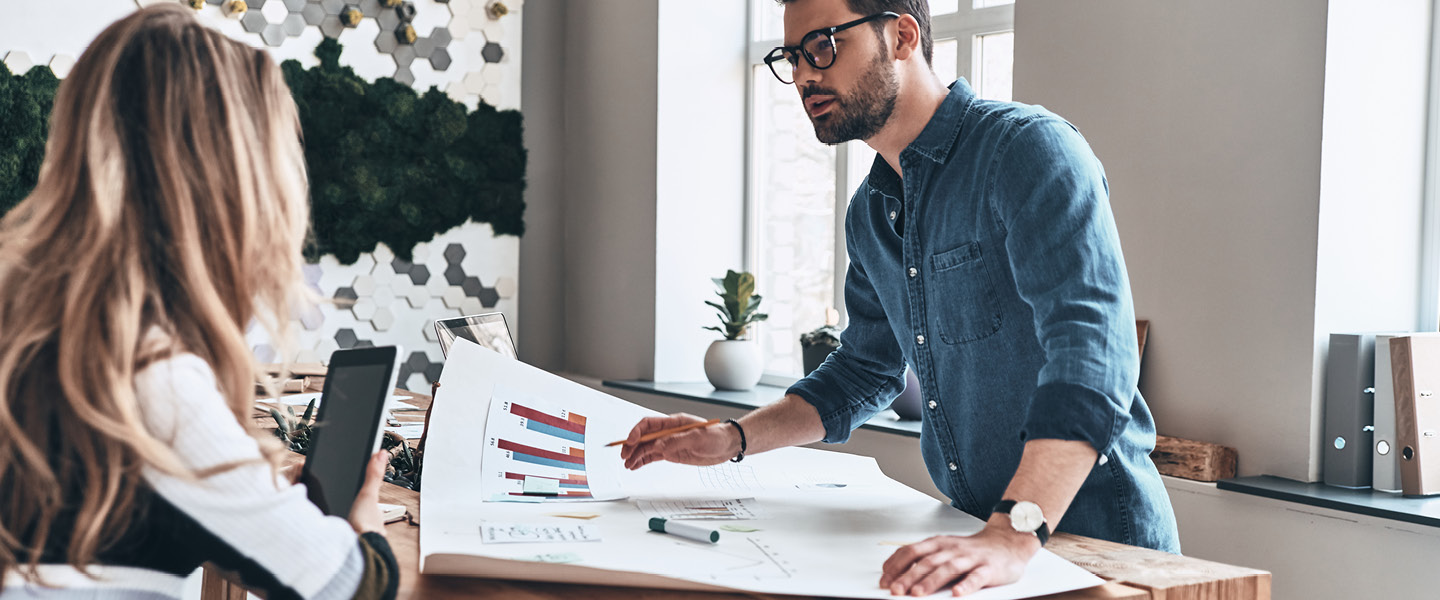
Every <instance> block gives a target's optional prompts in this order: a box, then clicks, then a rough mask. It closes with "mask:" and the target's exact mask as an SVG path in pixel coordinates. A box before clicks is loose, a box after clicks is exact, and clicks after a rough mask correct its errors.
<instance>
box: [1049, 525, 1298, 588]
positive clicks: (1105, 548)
mask: <svg viewBox="0 0 1440 600" xmlns="http://www.w3.org/2000/svg"><path fill="white" fill-rule="evenodd" d="M1046 549H1047V550H1050V551H1051V552H1054V553H1055V554H1056V555H1058V556H1060V557H1061V558H1064V559H1065V560H1068V561H1070V562H1073V563H1075V564H1077V565H1080V567H1082V568H1084V569H1085V570H1086V571H1090V572H1091V573H1094V574H1095V575H1097V576H1099V577H1101V578H1102V579H1105V580H1107V581H1110V582H1112V583H1120V584H1123V585H1125V586H1129V587H1134V588H1140V589H1144V590H1148V591H1149V592H1150V597H1152V598H1156V599H1166V600H1179V599H1191V598H1194V599H1201V598H1205V599H1214V600H1227V599H1232V598H1233V599H1236V600H1239V599H1245V600H1269V598H1270V573H1268V572H1265V571H1260V570H1257V569H1248V568H1245V567H1236V566H1232V565H1226V564H1222V563H1217V562H1211V561H1208V560H1200V559H1198V558H1190V557H1187V556H1180V555H1178V554H1170V553H1168V552H1160V551H1158V550H1150V549H1148V548H1137V547H1135V546H1126V545H1124V544H1117V543H1114V542H1107V541H1104V540H1097V539H1092V538H1087V537H1081V536H1078V535H1070V534H1065V533H1059V534H1056V535H1055V536H1054V537H1052V538H1050V543H1049V544H1048V545H1047V546H1046Z"/></svg>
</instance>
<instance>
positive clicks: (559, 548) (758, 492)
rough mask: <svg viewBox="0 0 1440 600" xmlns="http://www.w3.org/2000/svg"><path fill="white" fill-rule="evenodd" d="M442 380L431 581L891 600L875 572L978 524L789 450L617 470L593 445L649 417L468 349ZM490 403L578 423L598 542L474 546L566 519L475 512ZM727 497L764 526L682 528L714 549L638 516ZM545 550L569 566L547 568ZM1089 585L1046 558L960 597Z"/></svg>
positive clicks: (869, 464)
mask: <svg viewBox="0 0 1440 600" xmlns="http://www.w3.org/2000/svg"><path fill="white" fill-rule="evenodd" d="M440 381H441V385H440V391H439V394H438V396H437V398H436V400H435V408H434V412H433V413H432V416H431V425H430V437H429V440H428V442H427V450H426V461H425V462H426V464H425V469H426V473H425V487H424V489H423V490H422V492H421V503H422V505H423V506H422V509H423V510H422V511H421V512H422V514H423V515H424V517H423V522H422V523H421V527H420V560H421V571H422V572H424V573H427V574H438V575H463V576H475V577H488V578H500V579H525V580H539V581H562V582H574V583H590V584H601V585H624V586H645V587H659V588H676V589H738V590H747V591H752V592H759V593H777V594H796V595H806V596H832V597H845V598H888V597H890V594H889V593H888V592H887V591H885V590H882V589H879V587H878V582H879V580H880V567H881V565H882V564H883V563H884V561H885V559H886V558H888V557H889V556H890V555H891V554H892V553H894V551H895V550H896V548H897V545H899V544H908V543H912V542H917V541H920V540H922V539H925V538H927V537H930V536H932V535H937V534H951V535H969V534H973V533H975V532H977V531H979V530H980V529H981V528H983V527H984V523H983V522H982V521H980V520H979V519H976V518H974V517H971V516H969V515H967V514H965V513H962V512H960V511H958V510H955V509H954V508H952V507H950V506H947V505H945V504H942V503H940V502H937V501H936V500H934V499H933V498H930V497H929V496H926V495H925V494H922V493H920V492H918V491H916V490H913V489H911V488H908V487H906V486H904V485H902V484H900V483H899V482H896V481H894V480H892V479H890V478H888V477H886V476H885V475H884V474H883V473H881V471H880V469H879V467H878V466H877V465H876V463H875V461H874V460H873V459H870V458H866V457H860V456H854V455H850V454H842V453H836V452H825V451H820V450H812V449H803V448H788V449H783V450H777V451H774V452H767V453H764V454H758V455H754V456H747V457H746V458H745V461H744V462H742V463H726V464H724V465H718V466H714V467H698V468H697V467H687V466H683V465H674V464H670V463H658V464H652V465H648V466H646V467H644V468H642V469H640V470H638V471H633V472H632V471H626V470H624V469H623V466H622V464H621V461H620V458H619V447H618V446H617V447H613V448H605V447H604V446H603V444H604V443H605V442H608V441H612V440H617V439H622V438H624V437H625V435H626V434H627V433H628V432H629V430H630V428H631V427H632V426H633V425H634V423H635V422H636V421H638V420H639V419H641V418H643V417H645V416H650V415H654V414H657V413H655V412H654V411H650V410H648V409H645V408H642V407H639V406H636V405H634V404H631V403H628V402H625V401H623V400H620V399H618V398H615V397H612V396H609V395H606V394H603V393H600V392H597V391H595V390H592V389H590V388H588V387H585V386H582V385H579V384H576V383H573V382H571V381H568V380H566V379H563V378H561V377H557V376H554V375H551V374H549V373H545V372H544V371H540V370H538V369H535V368H533V367H530V366H528V365H525V364H523V363H520V362H518V361H515V360H514V359H509V358H504V357H501V356H500V355H498V354H495V353H493V352H491V351H489V350H486V349H484V348H481V347H480V346H477V345H475V344H471V343H468V342H463V341H457V344H456V345H455V346H454V347H453V348H452V350H451V353H450V356H449V358H448V361H447V363H446V367H445V371H444V373H443V374H442V375H441V379H440ZM495 401H499V402H500V403H502V405H503V403H505V402H510V403H511V404H512V405H513V404H514V403H520V404H521V405H522V406H526V407H528V408H533V409H536V410H538V411H542V412H543V413H544V414H547V415H549V416H550V417H552V418H561V417H560V413H559V412H557V411H561V410H563V411H564V412H565V414H566V415H567V416H566V417H563V418H567V419H568V415H569V414H571V413H574V414H579V415H584V420H585V427H584V440H585V447H584V456H585V468H586V476H587V482H588V485H589V486H590V489H591V491H592V492H593V493H595V494H596V495H601V494H604V496H605V497H618V498H623V499H619V500H612V501H606V502H593V503H589V504H586V505H585V509H584V510H585V511H586V512H588V513H594V514H598V515H599V517H597V518H593V519H590V520H587V521H585V524H586V525H587V526H588V527H591V528H593V532H594V535H595V536H597V537H600V538H602V540H603V541H599V542H577V543H553V542H551V543H508V544H485V543H484V537H483V533H484V531H485V527H486V525H487V523H488V524H495V525H499V524H513V523H527V524H532V525H544V524H550V525H557V526H558V525H564V524H567V523H568V524H574V523H575V520H574V519H568V518H565V517H561V516H558V515H560V514H563V512H564V511H565V510H567V509H566V508H565V507H562V506H557V505H555V504H548V505H547V504H543V503H542V504H528V503H510V502H484V500H485V499H486V498H487V496H486V495H485V493H484V492H485V491H486V487H487V482H488V484H489V485H490V486H491V487H493V483H494V481H496V480H497V479H498V478H496V476H495V473H496V469H494V468H492V467H491V465H490V464H489V463H488V462H487V461H488V460H489V456H490V455H489V454H487V453H486V448H487V444H488V443H489V438H490V436H489V435H486V432H488V431H490V430H489V429H488V428H487V423H488V422H489V421H490V420H491V419H494V418H496V412H495V410H494V405H495ZM525 402H530V403H531V404H534V405H535V406H530V405H526V404H524V403H525ZM502 408H503V406H502ZM545 411H549V412H545ZM502 412H504V411H502ZM512 416H513V414H512ZM501 418H506V417H504V416H503V415H502V416H501ZM542 422H543V421H542ZM516 423H518V421H516V422H513V423H510V424H502V425H501V426H500V428H499V429H496V430H494V431H495V432H496V433H499V432H501V431H507V432H509V433H510V434H515V435H518V434H520V433H523V432H517V431H514V426H515V424H516ZM570 429H574V428H570ZM530 431H531V432H532V433H537V432H535V431H534V430H530ZM547 431H548V430H547ZM552 433H553V432H552ZM572 441H573V440H572ZM512 453H513V451H512ZM512 456H513V454H512ZM526 464H527V465H531V464H535V463H526ZM571 464H573V463H571ZM737 498H744V499H745V504H746V505H748V506H749V507H751V509H753V511H754V512H755V513H756V516H757V517H763V518H755V519H748V520H746V519H729V520H725V521H687V522H689V523H693V524H699V525H703V526H707V527H708V526H714V527H715V528H716V529H717V530H719V531H721V535H720V541H719V542H718V543H715V544H709V543H701V542H695V541H691V540H688V539H685V538H681V537H678V536H673V535H667V534H663V533H656V532H652V531H649V529H648V527H647V521H648V518H647V515H646V511H644V510H642V509H641V507H640V504H641V503H644V505H645V506H646V509H647V510H648V509H653V507H654V506H656V505H657V504H665V503H667V502H669V503H670V505H673V504H674V501H675V500H676V499H683V500H684V501H685V502H683V503H681V504H682V505H687V506H693V505H694V504H693V503H694V502H696V501H702V500H715V501H721V500H729V501H733V500H735V499H737ZM570 506H571V507H574V506H575V505H570ZM726 526H730V527H726ZM736 529H739V530H753V531H735V530H736ZM492 530H493V529H492ZM557 552H561V553H565V557H566V560H564V561H553V560H548V559H546V558H545V557H546V556H551V555H553V554H554V553H557ZM1101 583H1102V581H1101V580H1100V579H1099V578H1097V577H1095V576H1094V575H1091V574H1090V573H1088V572H1086V571H1085V570H1083V569H1081V568H1079V567H1077V566H1075V565H1073V564H1071V563H1069V562H1067V561H1065V560H1063V559H1061V558H1059V557H1057V556H1055V555H1054V554H1051V553H1050V552H1047V551H1044V550H1042V551H1041V552H1040V553H1039V554H1038V555H1036V557H1035V558H1034V559H1033V560H1032V561H1031V562H1030V564H1029V566H1028V567H1027V569H1026V572H1025V576H1024V577H1023V578H1022V579H1021V581H1020V582H1018V583H1015V584H1012V585H1009V586H1004V587H1000V588H993V589H989V590H985V591H982V592H980V593H978V594H975V595H973V596H971V597H973V598H980V599H990V600H1002V599H1011V598H1030V597H1035V596H1042V595H1046V594H1054V593H1059V592H1064V591H1070V590H1075V589H1082V588H1086V587H1091V586H1095V585H1100V584H1101ZM944 595H946V596H948V595H949V593H948V591H946V592H944Z"/></svg>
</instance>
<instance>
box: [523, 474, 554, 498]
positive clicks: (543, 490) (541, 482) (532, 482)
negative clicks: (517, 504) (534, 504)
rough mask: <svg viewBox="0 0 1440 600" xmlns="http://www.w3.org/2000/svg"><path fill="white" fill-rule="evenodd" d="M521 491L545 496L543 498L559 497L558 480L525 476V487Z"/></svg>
mask: <svg viewBox="0 0 1440 600" xmlns="http://www.w3.org/2000/svg"><path fill="white" fill-rule="evenodd" d="M523 491H524V492H525V493H526V494H538V495H545V496H559V495H560V480H559V479H550V478H549V477H531V476H529V475H526V476H525V487H524V489H523Z"/></svg>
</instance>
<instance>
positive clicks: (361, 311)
mask: <svg viewBox="0 0 1440 600" xmlns="http://www.w3.org/2000/svg"><path fill="white" fill-rule="evenodd" d="M377 309H378V307H376V306H375V301H374V300H372V299H370V297H368V296H362V297H361V298H360V299H359V300H356V301H355V305H354V306H351V307H350V312H352V313H355V318H356V319H357V320H360V321H369V320H370V319H371V318H373V317H374V316H375V311H376V310H377Z"/></svg>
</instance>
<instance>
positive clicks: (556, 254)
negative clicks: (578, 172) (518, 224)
mask: <svg viewBox="0 0 1440 600" xmlns="http://www.w3.org/2000/svg"><path fill="white" fill-rule="evenodd" d="M525 17H526V18H525V20H524V22H523V23H522V26H523V31H522V35H521V40H522V43H523V44H524V47H523V48H522V54H523V55H524V57H525V68H524V71H523V72H522V73H521V79H520V98H521V104H520V110H521V112H522V113H523V114H524V115H525V148H526V149H527V150H528V151H529V160H528V162H527V163H526V173H525V179H526V190H525V229H526V231H525V235H524V236H523V237H521V238H520V272H521V273H523V274H524V276H523V277H520V278H519V283H520V296H521V297H522V298H524V299H525V310H522V311H520V315H519V320H520V323H519V325H520V326H519V327H518V328H517V329H518V331H519V333H518V334H517V335H518V336H519V339H518V340H516V345H518V346H519V351H520V358H521V360H524V361H525V362H527V363H530V364H532V365H535V366H537V367H540V368H542V369H546V370H550V371H558V370H563V369H564V368H565V295H564V294H565V98H564V90H565V10H564V2H563V0H530V2H526V3H525Z"/></svg>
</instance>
